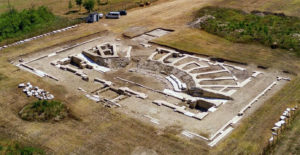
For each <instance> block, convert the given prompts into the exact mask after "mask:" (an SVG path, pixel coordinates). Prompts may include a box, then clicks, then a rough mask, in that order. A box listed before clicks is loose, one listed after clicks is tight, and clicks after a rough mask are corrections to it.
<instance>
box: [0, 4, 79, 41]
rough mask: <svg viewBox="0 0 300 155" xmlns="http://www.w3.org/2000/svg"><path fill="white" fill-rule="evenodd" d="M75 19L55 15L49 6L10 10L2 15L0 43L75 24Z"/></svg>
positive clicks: (0, 18)
mask: <svg viewBox="0 0 300 155" xmlns="http://www.w3.org/2000/svg"><path fill="white" fill-rule="evenodd" d="M75 22H76V21H75V20H68V19H65V18H61V17H58V16H55V15H54V14H53V13H52V12H51V11H50V10H49V9H48V8H46V7H44V6H41V7H39V8H37V9H35V8H30V9H25V10H23V11H20V12H18V11H16V10H15V9H11V10H10V11H8V12H6V13H3V14H1V15H0V44H4V41H6V43H10V42H13V41H16V40H20V39H23V38H28V37H32V36H34V35H38V34H41V33H44V32H48V31H51V30H54V29H59V28H61V27H65V26H67V25H72V24H75Z"/></svg>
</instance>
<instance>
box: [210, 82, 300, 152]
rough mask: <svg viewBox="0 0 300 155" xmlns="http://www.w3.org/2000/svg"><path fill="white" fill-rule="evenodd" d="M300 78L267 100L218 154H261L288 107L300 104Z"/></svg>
mask: <svg viewBox="0 0 300 155" xmlns="http://www.w3.org/2000/svg"><path fill="white" fill-rule="evenodd" d="M299 101H300V78H299V77H297V78H295V79H294V80H293V81H291V82H290V83H288V84H287V85H286V86H285V87H284V88H283V89H282V90H281V91H280V92H278V93H276V94H275V95H274V96H273V97H272V98H270V99H269V100H267V101H266V102H265V103H264V105H263V106H262V107H261V108H259V109H258V110H257V111H256V112H254V113H253V114H252V115H251V116H249V117H248V118H246V119H244V120H243V121H242V124H241V125H240V126H239V127H238V128H237V129H235V130H234V131H233V133H232V134H231V135H230V136H229V137H228V138H227V139H226V140H225V141H224V142H223V143H221V144H220V145H219V146H217V147H216V149H215V150H213V153H216V154H259V153H261V152H262V151H263V148H264V147H265V146H266V145H267V142H268V139H269V138H270V137H271V130H270V129H271V128H272V127H273V125H274V123H275V122H277V121H278V119H279V116H280V115H281V114H282V112H283V111H284V110H285V109H286V108H287V107H294V106H295V105H296V104H297V105H298V106H299Z"/></svg>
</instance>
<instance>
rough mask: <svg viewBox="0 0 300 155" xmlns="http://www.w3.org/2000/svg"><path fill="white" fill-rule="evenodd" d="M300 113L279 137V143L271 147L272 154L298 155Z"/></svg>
mask: <svg viewBox="0 0 300 155" xmlns="http://www.w3.org/2000/svg"><path fill="white" fill-rule="evenodd" d="M299 113H300V111H298V115H297V116H296V117H295V118H294V121H293V123H292V124H291V126H289V127H288V128H287V129H286V130H285V131H284V133H283V135H281V137H280V140H279V142H278V143H277V144H276V145H275V147H273V149H272V151H271V153H272V154H277V155H281V154H286V153H287V152H288V153H290V154H300V137H299V135H300V114H299Z"/></svg>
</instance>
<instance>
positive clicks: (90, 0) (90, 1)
mask: <svg viewBox="0 0 300 155" xmlns="http://www.w3.org/2000/svg"><path fill="white" fill-rule="evenodd" d="M83 6H84V8H85V9H86V10H87V11H89V12H91V11H92V10H93V9H94V6H95V1H94V0H85V1H84V3H83Z"/></svg>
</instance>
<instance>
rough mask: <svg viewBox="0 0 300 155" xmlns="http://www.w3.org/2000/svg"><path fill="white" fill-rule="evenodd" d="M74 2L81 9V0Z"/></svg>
mask: <svg viewBox="0 0 300 155" xmlns="http://www.w3.org/2000/svg"><path fill="white" fill-rule="evenodd" d="M75 2H76V5H78V6H79V7H80V10H81V5H82V0H75Z"/></svg>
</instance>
